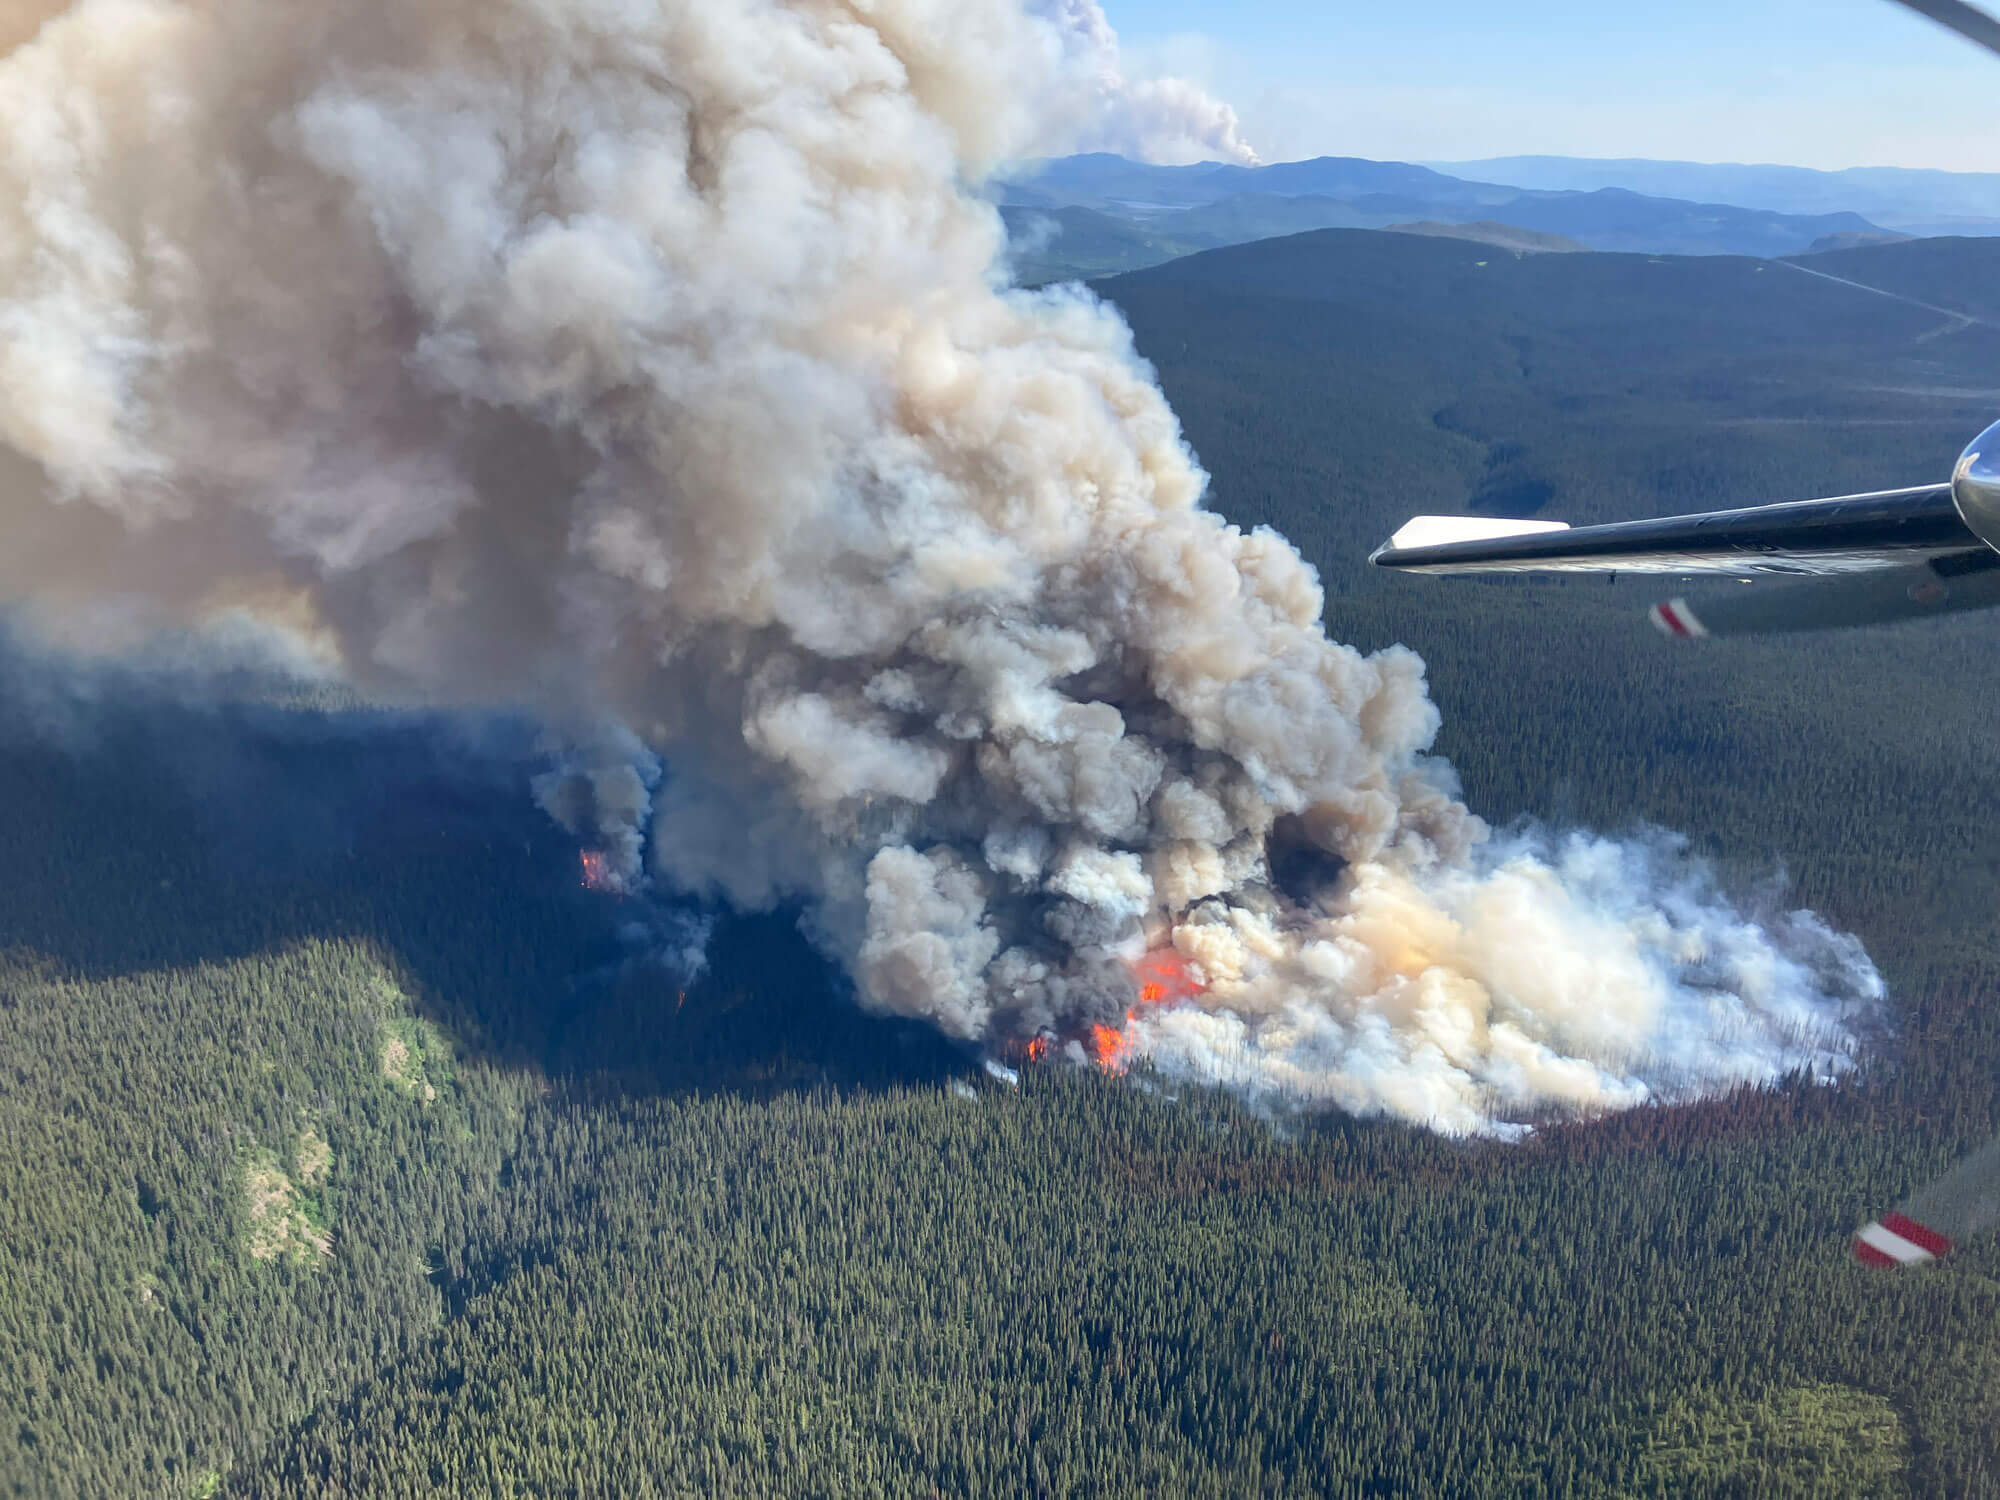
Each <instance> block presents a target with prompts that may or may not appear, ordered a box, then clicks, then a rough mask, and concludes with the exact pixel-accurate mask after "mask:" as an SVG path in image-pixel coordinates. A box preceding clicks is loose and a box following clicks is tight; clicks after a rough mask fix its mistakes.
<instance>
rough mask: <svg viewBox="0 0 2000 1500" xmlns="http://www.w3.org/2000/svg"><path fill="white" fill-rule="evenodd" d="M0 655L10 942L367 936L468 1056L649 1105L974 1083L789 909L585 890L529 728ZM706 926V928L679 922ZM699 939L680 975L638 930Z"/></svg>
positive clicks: (117, 948)
mask: <svg viewBox="0 0 2000 1500" xmlns="http://www.w3.org/2000/svg"><path fill="white" fill-rule="evenodd" d="M55 670H56V669H55V668H54V667H52V666H50V664H49V663H48V662H47V661H46V660H43V659H36V658H29V657H27V656H25V655H24V654H22V653H20V652H18V651H14V650H10V649H9V648H8V647H7V645H6V644H5V642H4V640H0V784H4V785H5V787H6V789H7V791H6V795H5V796H4V797H0V871H4V872H5V874H4V876H0V950H5V949H14V950H24V949H25V950H30V951H32V952H34V953H36V954H39V955H41V956H43V957H44V958H46V959H49V960H53V961H54V962H56V963H57V964H59V965H61V966H62V967H63V968H64V969H65V970H67V971H69V972H71V973H74V974H76V975H78V976H79V977H83V978H98V977H104V976H107V975H114V974H127V973H134V972H143V971H146V970H153V969H161V968H176V967H186V966H192V965H198V964H203V963H226V962H228V961H230V960H232V959H238V958H242V957H245V956H247V955H250V954H254V953H259V952H265V951H269V950H271V949H274V948H282V947H285V946H287V945H289V944H292V943H296V942H300V941H303V940H306V939H314V938H318V939H326V938H332V939H349V940H354V941H358V942H362V943H365V944H367V945H369V946H370V947H371V948H373V949H374V950H375V951H376V952H377V953H378V954H379V955H380V957H381V958H382V959H383V960H384V961H385V962H386V963H387V964H388V965H389V966H390V967H392V968H393V969H394V970H396V971H397V973H398V976H399V979H400V981H401V982H402V986H403V988H404V989H405V991H406V992H407V993H408V994H409V996H410V997H411V1000H412V1001H413V1003H414V1004H415V1005H416V1006H417V1008H418V1009H419V1010H420V1011H421V1012H422V1013H423V1014H424V1015H425V1016H426V1017H427V1018H429V1019H431V1020H432V1021H435V1022H436V1023H438V1024H440V1025H442V1026H444V1027H446V1028H447V1029H448V1030H449V1031H450V1032H451V1033H452V1034H453V1036H454V1037H455V1038H456V1040H457V1043H458V1046H459V1047H460V1049H461V1051H462V1054H463V1055H464V1056H466V1057H467V1058H468V1059H474V1060H476V1059H485V1060H488V1061H491V1062H493V1063H495V1064H497V1065H500V1066H503V1067H509V1068H522V1069H539V1070H542V1071H543V1072H545V1073H546V1074H548V1075H549V1076H550V1077H551V1078H552V1079H558V1080H561V1079H574V1080H578V1081H583V1080H588V1081H589V1083H590V1086H591V1087H593V1088H598V1087H605V1086H609V1087H613V1088H617V1089H621V1090H631V1091H637V1092H661V1091H711V1090H733V1091H746V1092H754V1093H759V1094H764V1093H771V1092H781V1091H785V1090H789V1089H800V1088H818V1087H824V1086H829V1085H830V1086H833V1087H835V1088H842V1089H847V1088H861V1089H866V1088H876V1087H888V1086H892V1085H895V1084H899V1083H908V1082H910V1081H913V1080H915V1079H933V1080H935V1079H941V1078H943V1077H945V1076H948V1075H951V1074H955V1073H960V1072H965V1071H968V1070H969V1069H970V1068H971V1067H972V1061H971V1059H970V1058H969V1057H968V1056H966V1055H965V1054H963V1053H962V1052H960V1051H959V1050H957V1049H955V1048H953V1047H952V1046H950V1045H949V1044H948V1043H946V1042H945V1041H944V1040H943V1039H942V1038H940V1037H939V1036H937V1035H936V1034H935V1033H934V1032H931V1031H929V1030H928V1029H927V1028H923V1027H920V1026H916V1025H913V1024H911V1023H909V1022H903V1021H889V1020H883V1019H879V1018H876V1017H872V1016H869V1015H866V1014H864V1013H863V1012H861V1011H860V1010H859V1009H858V1008H857V1007H856V1006H855V1004H854V1002H853V998H852V992H851V987H850V986H849V985H848V984H847V981H846V979H845V977H844V976H843V975H842V974H841V973H840V972H839V971H838V970H837V969H836V968H835V967H834V966H832V965H830V964H829V963H828V962H827V961H826V960H825V959H824V958H823V957H822V956H821V955H819V954H818V953H817V952H815V951H814V950H813V948H812V947H811V945H810V944H808V943H807V942H806V940H805V939H804V937H803V936H802V935H801V934H800V932H799V930H798V925H797V916H796V913H792V912H779V913H771V914H756V915H737V914H733V913H728V912H722V911H694V910H691V909H686V908H685V904H683V907H682V908H681V909H677V908H676V907H675V906H673V905H669V904H665V903H661V902H658V901H656V900H654V899H652V898H650V897H644V896H635V897H621V896H617V895H612V894H607V893H602V892H596V891H591V890H587V889H585V888H584V887H583V884H582V882H581V880H580V878H579V853H580V851H579V846H578V844H577V841H576V840H575V839H574V838H573V837H572V836H570V835H569V834H567V833H565V832H564V831H563V830H562V829H560V828H559V827H557V826H556V825H555V824H554V823H552V822H551V821H550V820H549V818H548V817H547V816H546V815H545V814H543V813H542V812H541V810H540V809H539V808H537V807H536V806H535V804H534V802H533V800H532V797H531V795H530V792H529V786H528V782H529V778H530V777H531V776H532V775H534V774H535V773H536V772H537V771H540V770H543V769H546V766H547V761H546V759H545V758H543V757H541V756H539V755H538V753H537V749H536V736H535V732H534V730H533V727H532V726H531V725H529V724H527V723H525V722H523V721H519V720H511V719H506V718H490V719H481V720H470V719H465V718H457V717H447V716H443V715H418V714H409V713H388V712H383V711H379V710H373V709H365V708H357V707H354V706H352V705H351V704H345V703H341V702H338V701H335V700H331V699H322V700H321V701H314V700H313V699H312V698H311V696H310V695H307V696H303V697H300V698H297V699H294V700H293V701H274V700H273V698H272V696H271V695H270V694H268V693H262V694H244V693H243V692H241V691H240V689H241V686H242V685H241V684H240V683H239V684H236V685H234V688H235V690H232V685H231V684H229V683H227V682H221V683H218V682H215V681H207V682H205V683H203V684H202V687H203V690H202V691H200V692H189V691H183V689H184V688H185V687H186V686H187V684H186V683H185V682H181V683H174V682H171V681H164V680H161V679H158V678H154V677H151V676H148V675H145V674H139V673H125V672H120V671H116V670H112V669H104V670H97V669H92V670H90V671H88V672H85V673H83V674H82V675H79V676H77V677H75V678H73V679H72V680H70V681H67V682H61V683H58V682H56V681H54V679H53V678H52V676H51V673H53V672H54V671H55ZM690 918H699V919H700V920H699V923H698V924H697V923H696V922H693V921H691V920H689V919H690ZM663 924H664V926H665V927H666V928H668V929H673V928H676V927H679V928H683V929H684V928H687V927H691V926H706V927H707V928H708V936H707V943H706V948H707V954H708V962H707V964H706V966H705V967H704V968H703V969H702V970H701V972H700V973H698V974H696V975H694V976H692V977H690V976H688V974H687V973H686V972H685V970H684V969H683V968H681V967H680V966H678V965H677V964H676V963H675V962H674V961H673V960H672V958H671V957H666V956H660V957H654V956H653V955H652V954H651V953H650V952H649V949H648V942H647V937H646V934H647V933H657V932H659V931H660V930H661V929H662V927H663Z"/></svg>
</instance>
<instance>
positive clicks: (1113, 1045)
mask: <svg viewBox="0 0 2000 1500" xmlns="http://www.w3.org/2000/svg"><path fill="white" fill-rule="evenodd" d="M1132 974H1133V977H1134V978H1135V979H1137V980H1138V981H1139V998H1138V999H1137V1000H1135V1001H1134V1002H1133V1003H1132V1004H1131V1005H1130V1006H1128V1007H1127V1008H1126V1011H1125V1019H1126V1020H1127V1021H1136V1020H1138V1019H1139V1007H1140V1006H1142V1005H1173V1004H1176V1003H1178V1002H1180V1001H1182V1000H1191V999H1193V998H1194V997H1195V996H1196V995H1199V994H1200V993H1201V992H1202V991H1203V990H1205V989H1207V988H1208V986H1207V985H1205V984H1203V983H1202V982H1201V981H1200V980H1199V979H1197V978H1196V977H1195V976H1194V974H1193V973H1191V972H1190V971H1189V969H1188V961H1187V959H1186V958H1184V957H1182V956H1181V954H1180V953H1178V952H1176V951H1175V950H1174V949H1172V948H1159V949H1156V950H1154V951H1153V952H1151V953H1148V954H1147V955H1146V956H1145V957H1143V958H1141V959H1140V960H1139V961H1138V962H1137V963H1135V964H1133V965H1132ZM1085 1046H1086V1048H1087V1049H1088V1051H1089V1053H1090V1058H1091V1061H1092V1062H1094V1063H1096V1064H1097V1066H1098V1067H1099V1068H1101V1069H1103V1070H1104V1071H1105V1072H1106V1073H1122V1072H1124V1071H1125V1069H1127V1068H1128V1067H1130V1066H1131V1065H1132V1056H1133V1052H1134V1050H1135V1047H1136V1044H1135V1043H1134V1042H1133V1040H1132V1038H1131V1037H1129V1036H1127V1035H1126V1034H1125V1033H1124V1032H1123V1031H1122V1030H1120V1029H1119V1028H1118V1027H1115V1026H1092V1027H1091V1028H1090V1034H1089V1036H1088V1037H1087V1038H1086V1039H1085Z"/></svg>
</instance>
